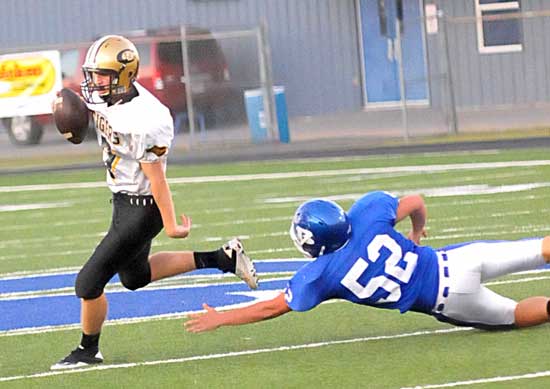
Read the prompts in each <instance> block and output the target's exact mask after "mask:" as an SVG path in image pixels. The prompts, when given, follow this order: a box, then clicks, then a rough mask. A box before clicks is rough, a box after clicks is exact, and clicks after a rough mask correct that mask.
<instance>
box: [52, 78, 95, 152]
mask: <svg viewBox="0 0 550 389" xmlns="http://www.w3.org/2000/svg"><path fill="white" fill-rule="evenodd" d="M53 118H54V121H55V125H56V127H57V129H58V130H59V132H60V133H61V135H63V137H64V138H65V139H67V140H68V141H69V142H71V143H74V144H78V143H82V141H83V140H84V138H85V137H86V133H87V132H88V120H89V111H88V107H87V106H86V103H85V102H84V100H82V98H80V96H79V95H78V94H76V93H75V92H73V91H72V90H71V89H68V88H63V89H61V91H60V92H59V93H58V95H57V98H56V99H55V101H54V104H53Z"/></svg>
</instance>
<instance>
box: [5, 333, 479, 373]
mask: <svg viewBox="0 0 550 389" xmlns="http://www.w3.org/2000/svg"><path fill="white" fill-rule="evenodd" d="M469 330H471V328H451V329H441V330H433V331H417V332H408V333H402V334H395V335H381V336H369V337H364V338H353V339H344V340H332V341H326V342H317V343H305V344H296V345H289V346H280V347H272V348H262V349H255V350H244V351H234V352H228V353H220V354H205V355H195V356H191V357H183V358H173V359H161V360H154V361H143V362H131V363H119V364H111V365H101V366H94V367H87V368H81V369H75V370H64V371H48V372H44V373H36V374H28V375H18V376H7V377H0V382H6V381H17V380H28V379H36V378H43V377H52V376H59V375H67V374H81V373H85V372H89V371H102V370H114V369H129V368H132V367H139V366H158V365H168V364H174V363H187V362H194V361H205V360H212V359H224V358H233V357H241V356H246V355H257V354H268V353H275V352H281V351H294V350H303V349H312V348H320V347H326V346H336V345H342V344H352V343H362V342H375V341H379V340H394V339H402V338H411V337H416V336H432V335H445V334H449V333H454V332H461V331H469Z"/></svg>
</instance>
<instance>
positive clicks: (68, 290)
mask: <svg viewBox="0 0 550 389" xmlns="http://www.w3.org/2000/svg"><path fill="white" fill-rule="evenodd" d="M262 274H266V273H259V275H262ZM267 274H269V275H271V274H278V275H279V276H278V277H271V278H262V279H261V280H260V282H270V281H286V280H288V278H287V276H290V275H292V274H294V272H292V271H286V272H284V271H281V272H274V273H267ZM189 277H192V276H189ZM195 277H200V278H201V279H202V278H204V279H205V280H206V281H209V282H205V283H201V284H197V283H194V284H184V285H180V284H177V283H171V282H169V281H168V280H174V279H175V277H172V278H167V279H166V280H167V281H164V282H163V281H156V282H155V283H151V284H149V285H147V286H146V287H144V288H143V289H140V291H144V292H146V291H156V290H167V289H190V288H206V287H211V286H223V285H239V284H241V282H240V281H235V282H216V281H219V280H221V279H223V278H231V277H235V275H234V274H231V273H224V274H210V275H201V276H195ZM549 278H550V277H549ZM180 279H184V278H183V277H181V278H180ZM110 286H112V287H109V288H108V289H106V290H105V292H107V294H109V293H132V291H131V290H129V289H126V288H125V287H123V286H122V284H121V283H120V282H115V283H113V284H110ZM73 289H74V288H73V287H63V288H59V289H47V290H41V291H34V292H13V293H4V294H0V300H1V301H8V300H30V299H34V298H42V297H63V296H74V291H73ZM64 291H65V293H63V292H64ZM1 333H2V331H1V330H0V334H1Z"/></svg>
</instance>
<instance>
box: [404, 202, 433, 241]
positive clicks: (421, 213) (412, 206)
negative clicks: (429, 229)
mask: <svg viewBox="0 0 550 389" xmlns="http://www.w3.org/2000/svg"><path fill="white" fill-rule="evenodd" d="M407 216H410V218H411V224H412V229H411V232H410V233H409V235H408V237H409V239H411V240H412V241H413V242H415V243H416V244H420V239H421V238H425V237H426V236H427V234H426V230H425V228H424V227H425V226H426V220H427V218H428V213H427V210H426V204H425V203H424V199H423V198H422V196H420V195H408V196H403V197H402V198H400V199H399V205H398V206H397V218H396V223H398V222H400V221H401V220H403V219H405V218H406V217H407Z"/></svg>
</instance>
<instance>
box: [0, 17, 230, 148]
mask: <svg viewBox="0 0 550 389" xmlns="http://www.w3.org/2000/svg"><path fill="white" fill-rule="evenodd" d="M176 32H177V33H176ZM186 34H187V35H188V36H190V37H191V39H189V40H188V41H187V47H188V50H187V52H188V58H189V68H190V71H191V77H190V81H191V93H192V98H193V106H194V108H195V110H199V111H202V112H205V111H209V110H211V109H215V108H216V107H217V106H220V105H221V104H223V101H224V100H225V99H226V98H227V97H228V96H229V90H230V88H229V72H228V67H227V63H226V60H225V56H224V54H223V51H222V50H221V48H220V46H219V44H218V42H217V41H216V40H215V39H214V38H213V37H212V36H211V33H210V31H208V30H206V29H200V28H194V27H187V30H186ZM124 35H125V36H127V37H128V38H129V39H130V40H131V41H132V42H134V44H135V45H136V48H137V50H138V52H139V55H140V66H139V75H138V82H139V83H140V84H142V85H143V86H144V87H145V88H147V89H148V90H149V91H151V92H152V93H153V94H154V95H155V96H157V98H158V99H159V100H160V101H161V102H162V103H163V104H164V105H166V106H167V107H168V108H170V110H171V112H172V115H173V116H174V117H175V116H176V115H177V114H178V113H182V112H185V111H186V109H187V98H186V88H185V87H186V84H187V79H186V76H185V75H184V71H183V52H182V44H181V40H180V39H181V38H180V35H179V29H178V30H177V31H176V30H163V31H146V32H144V33H130V34H124ZM195 38H199V39H195ZM87 49H88V45H85V46H82V47H80V48H75V49H70V50H64V51H62V52H61V70H62V76H63V86H64V87H66V88H71V89H73V90H75V91H77V92H78V93H80V83H81V82H82V81H83V75H82V70H81V66H82V63H83V62H84V58H85V56H86V51H87ZM51 123H52V117H51V115H36V116H22V117H13V118H7V119H3V124H4V127H5V128H6V130H7V132H8V135H9V137H10V140H11V141H12V142H13V143H14V144H18V145H29V144H37V143H40V139H41V138H42V134H43V131H44V127H45V126H46V125H48V124H51ZM176 130H177V129H176Z"/></svg>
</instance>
